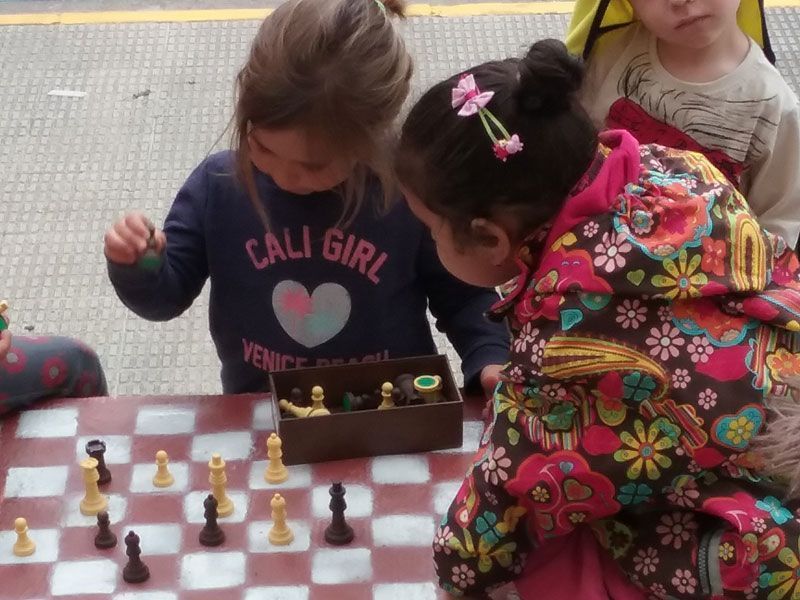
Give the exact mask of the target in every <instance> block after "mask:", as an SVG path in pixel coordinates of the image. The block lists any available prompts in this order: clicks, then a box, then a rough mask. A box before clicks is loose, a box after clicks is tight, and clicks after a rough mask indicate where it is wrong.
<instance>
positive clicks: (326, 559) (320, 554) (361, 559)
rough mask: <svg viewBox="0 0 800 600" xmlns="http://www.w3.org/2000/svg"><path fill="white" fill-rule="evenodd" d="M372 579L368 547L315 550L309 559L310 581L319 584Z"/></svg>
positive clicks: (370, 554) (370, 557) (370, 556)
mask: <svg viewBox="0 0 800 600" xmlns="http://www.w3.org/2000/svg"><path fill="white" fill-rule="evenodd" d="M370 579H372V553H371V552H370V551H369V549H368V548H331V549H323V550H317V551H316V552H315V553H314V557H313V558H312V560H311V581H313V582H314V583H319V584H338V583H358V582H362V581H369V580H370Z"/></svg>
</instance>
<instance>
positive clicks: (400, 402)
mask: <svg viewBox="0 0 800 600" xmlns="http://www.w3.org/2000/svg"><path fill="white" fill-rule="evenodd" d="M392 402H394V405H395V406H405V405H406V404H408V399H407V398H406V395H405V394H404V393H403V392H402V390H401V389H400V388H399V387H396V388H392Z"/></svg>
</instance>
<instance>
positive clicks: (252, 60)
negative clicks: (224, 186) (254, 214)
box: [232, 0, 412, 225]
mask: <svg viewBox="0 0 800 600" xmlns="http://www.w3.org/2000/svg"><path fill="white" fill-rule="evenodd" d="M403 11H404V4H403V0H386V1H384V2H380V1H379V0H289V1H288V2H286V3H284V4H282V5H281V6H279V7H278V8H277V9H276V10H275V12H273V13H272V14H271V15H269V16H268V17H267V18H266V19H265V20H264V22H263V23H262V24H261V27H260V28H259V30H258V33H257V34H256V37H255V39H254V40H253V45H252V47H251V50H250V56H249V58H248V60H247V64H245V66H244V67H243V68H242V70H241V71H240V72H239V75H238V76H237V78H236V87H237V101H236V112H235V115H234V124H235V125H234V131H233V140H232V146H233V149H234V151H235V153H236V161H237V171H238V174H239V176H240V178H241V180H242V182H243V183H244V185H245V188H246V189H247V191H248V193H249V195H250V197H251V199H252V200H253V202H254V204H255V207H256V209H257V210H258V211H259V214H261V216H262V218H263V219H264V221H265V225H268V222H269V221H268V215H266V212H265V210H264V207H263V205H262V203H261V201H260V198H259V197H258V192H257V190H256V185H255V180H254V176H253V169H254V166H253V165H252V163H251V161H250V156H249V149H248V143H247V136H248V135H249V132H250V131H251V129H252V128H258V127H264V128H287V127H303V128H304V129H305V130H306V131H309V132H313V133H314V135H318V136H320V138H321V139H322V140H325V141H326V142H329V143H331V144H335V146H336V147H337V148H339V149H341V150H342V152H346V153H349V154H351V155H352V156H353V157H355V158H356V159H357V166H356V169H355V171H354V173H353V174H352V176H351V177H349V178H348V180H347V181H345V182H344V183H343V184H342V186H341V190H340V191H341V193H342V196H343V198H344V207H345V208H344V214H343V215H342V217H341V219H342V221H343V222H347V221H349V220H350V219H352V217H353V216H354V215H355V214H356V213H357V212H358V210H359V209H360V207H361V205H362V204H363V202H364V196H365V192H366V189H365V188H366V183H367V180H368V177H369V174H370V173H374V174H375V175H376V176H377V177H378V179H379V180H380V182H381V184H382V185H383V190H384V196H383V199H382V200H383V201H382V205H383V207H385V206H387V205H388V202H389V201H390V199H391V196H392V195H393V192H392V190H393V187H394V186H393V183H392V182H393V177H392V172H391V159H390V149H391V146H392V144H391V142H392V137H393V136H392V124H393V122H394V120H395V118H396V117H397V115H398V113H399V112H400V109H401V107H402V105H403V102H404V101H405V99H406V97H407V96H408V92H409V86H410V80H411V74H412V62H411V57H410V56H409V54H408V52H407V51H406V47H405V43H404V42H403V38H402V37H401V35H400V33H399V31H397V29H396V27H395V24H394V23H393V19H392V18H391V17H393V16H396V17H401V18H402V17H403V15H404V12H403Z"/></svg>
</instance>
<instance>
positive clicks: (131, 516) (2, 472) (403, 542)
mask: <svg viewBox="0 0 800 600" xmlns="http://www.w3.org/2000/svg"><path fill="white" fill-rule="evenodd" d="M481 404H482V403H481V402H480V401H477V400H473V401H467V402H466V403H465V414H466V415H467V417H465V420H464V444H463V446H462V447H461V448H459V449H455V450H452V451H437V452H430V453H424V454H414V455H396V456H382V457H373V458H366V459H353V460H346V461H338V462H329V463H318V464H314V465H298V466H293V467H289V479H288V481H286V482H284V483H281V484H277V485H273V484H268V483H266V482H265V480H264V477H263V474H264V470H265V468H266V465H267V460H266V459H267V449H266V438H267V436H268V434H269V433H270V432H271V431H274V428H275V423H274V415H273V414H272V409H271V404H270V402H269V398H265V397H264V396H263V395H261V396H258V395H245V396H170V397H163V396H162V397H116V398H91V399H80V400H72V399H70V400H58V401H54V402H51V403H49V404H47V405H44V406H42V407H41V408H37V409H35V410H29V411H26V412H22V413H20V414H18V415H14V416H11V417H9V418H7V419H6V420H3V421H0V600H24V599H50V598H61V599H67V600H69V599H74V600H78V599H81V600H87V599H88V600H94V599H112V600H177V599H179V598H180V599H187V600H201V599H205V600H211V599H214V600H220V599H225V600H240V599H241V600H324V599H336V600H359V599H362V598H363V599H367V598H372V599H375V600H433V599H437V598H447V597H449V596H447V595H446V594H444V593H443V592H441V591H439V589H438V586H437V585H436V584H435V574H434V571H433V561H432V550H431V542H432V540H433V537H434V533H435V528H436V525H437V523H438V520H439V518H440V515H441V514H443V513H444V511H445V510H446V508H447V506H448V505H449V503H450V501H451V499H452V498H453V496H454V495H455V492H456V490H457V488H458V486H459V485H460V483H461V478H462V477H463V475H464V473H465V472H466V470H467V467H468V465H469V462H470V458H471V456H472V454H473V453H474V451H475V450H476V449H477V447H478V444H479V440H480V436H481V433H482V424H481V421H480V418H479V413H480V406H481ZM97 438H99V439H102V440H103V441H105V442H106V444H107V451H106V454H105V461H106V464H107V465H108V468H109V469H110V470H111V473H112V477H113V478H112V481H111V482H110V483H108V484H106V485H104V486H101V491H102V492H103V493H104V494H106V495H107V496H108V498H109V508H108V512H109V515H110V517H111V523H112V531H114V532H115V533H116V535H117V538H118V544H117V546H116V547H115V548H112V549H110V550H98V549H97V548H95V546H94V535H95V532H96V530H97V527H96V518H95V517H86V516H83V515H82V514H81V513H80V510H79V501H80V498H81V497H82V495H83V490H84V488H83V481H82V476H81V470H80V468H79V467H78V461H79V460H80V459H82V458H85V457H86V454H85V446H86V442H87V441H89V440H92V439H97ZM158 450H166V451H167V453H168V454H169V460H170V463H169V467H170V470H171V472H172V474H173V475H174V477H175V483H174V484H173V485H172V487H169V488H156V487H154V486H153V484H152V477H153V475H154V473H155V469H156V466H155V454H156V452H157V451H158ZM213 452H219V453H220V454H222V456H223V458H224V460H225V461H226V463H227V468H226V472H227V477H228V484H227V490H228V495H229V497H230V498H231V499H232V500H233V502H234V504H235V511H234V513H233V515H231V516H230V517H226V518H220V520H219V522H220V525H221V526H222V527H223V529H224V531H225V534H226V541H225V543H224V544H223V545H221V546H219V547H216V548H207V547H204V546H202V545H201V544H200V543H199V541H198V535H199V532H200V529H201V528H202V525H203V523H204V519H203V499H204V498H205V497H206V496H207V494H208V493H209V483H208V475H209V469H208V461H209V458H210V456H211V454H212V453H213ZM335 480H341V481H342V482H343V483H344V485H345V487H346V489H347V496H346V501H347V512H346V517H347V521H348V523H349V524H350V525H351V526H352V527H353V529H354V531H355V539H354V540H353V542H352V543H351V544H349V545H347V546H339V547H337V546H330V545H328V544H326V543H325V541H324V535H323V532H324V530H325V528H326V527H327V525H328V524H329V522H330V511H329V508H328V503H329V501H330V496H329V493H328V490H329V488H330V485H331V482H332V481H335ZM275 492H280V493H281V494H282V495H283V496H284V497H285V498H286V502H287V510H288V522H289V525H290V527H291V528H292V529H293V531H294V541H293V542H292V543H291V544H290V545H288V546H273V545H270V544H269V542H268V541H267V532H268V530H269V527H270V525H271V522H270V518H271V517H270V512H271V509H270V506H269V501H270V499H271V498H272V495H273V493H275ZM17 517H25V518H26V519H27V521H28V526H29V528H30V537H31V538H32V539H33V540H34V541H35V542H36V545H37V549H36V552H35V553H34V554H33V555H32V556H29V557H26V558H20V557H16V556H14V555H13V553H12V545H13V543H14V541H15V539H16V535H15V533H14V530H13V525H14V519H15V518H17ZM129 530H134V531H135V532H136V533H137V534H138V535H139V537H140V538H141V548H142V559H143V560H144V561H145V563H146V564H147V565H148V567H149V569H150V574H151V576H150V579H149V580H148V581H147V582H145V583H142V584H128V583H125V582H124V581H123V580H122V568H123V567H124V565H125V563H126V560H127V557H126V556H125V544H124V543H123V538H124V537H125V534H126V533H127V532H128V531H129Z"/></svg>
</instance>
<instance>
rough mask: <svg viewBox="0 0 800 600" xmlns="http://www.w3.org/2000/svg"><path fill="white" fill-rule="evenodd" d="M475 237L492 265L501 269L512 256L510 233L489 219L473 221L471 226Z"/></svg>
mask: <svg viewBox="0 0 800 600" xmlns="http://www.w3.org/2000/svg"><path fill="white" fill-rule="evenodd" d="M469 226H470V230H471V233H472V235H473V237H474V238H475V239H476V240H477V242H478V244H479V245H480V246H481V251H482V252H484V253H485V254H486V255H487V257H488V258H489V260H490V261H491V264H492V265H494V266H496V267H499V266H500V265H502V264H505V263H506V262H507V261H508V259H509V257H510V256H511V250H512V244H511V238H510V237H509V235H508V232H507V231H506V230H505V228H503V227H502V226H501V225H498V224H497V223H495V222H494V221H490V220H488V219H472V221H471V222H470V224H469Z"/></svg>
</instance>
